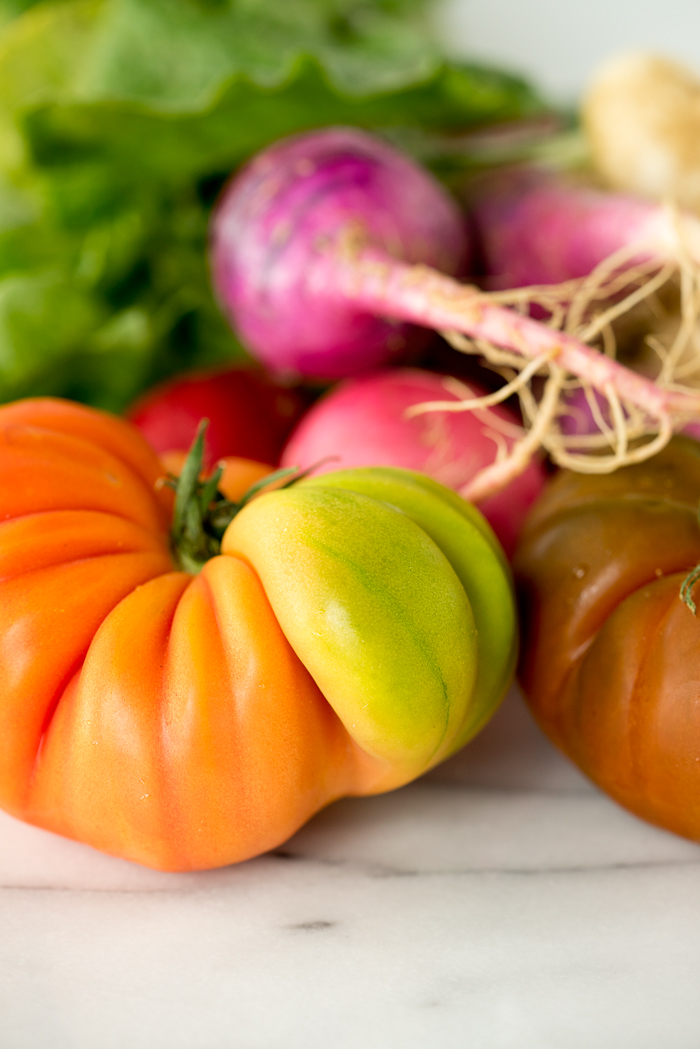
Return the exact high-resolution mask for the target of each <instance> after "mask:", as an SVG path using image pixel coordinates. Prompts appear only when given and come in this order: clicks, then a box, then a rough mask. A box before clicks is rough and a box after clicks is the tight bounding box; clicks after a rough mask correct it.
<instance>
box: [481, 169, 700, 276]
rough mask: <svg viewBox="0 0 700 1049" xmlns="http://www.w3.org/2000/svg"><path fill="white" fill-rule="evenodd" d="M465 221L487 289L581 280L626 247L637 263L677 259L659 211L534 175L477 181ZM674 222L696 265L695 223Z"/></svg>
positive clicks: (524, 172) (687, 219) (667, 221)
mask: <svg viewBox="0 0 700 1049" xmlns="http://www.w3.org/2000/svg"><path fill="white" fill-rule="evenodd" d="M470 214H471V218H472V222H473V227H474V230H475V232H476V235H477V238H478V242H479V245H480V248H481V252H482V257H483V262H484V266H485V272H486V275H487V277H488V278H489V287H492V288H522V287H528V286H529V285H531V284H560V283H563V282H564V281H568V280H572V279H575V278H578V277H586V276H587V275H588V274H589V273H591V272H592V271H593V270H594V269H595V267H596V266H598V265H599V264H600V263H601V262H603V261H604V260H605V259H607V258H608V257H609V256H610V255H612V254H613V253H614V252H617V251H619V250H620V249H622V248H626V247H628V246H634V245H639V247H640V251H639V254H638V255H637V256H636V259H637V260H638V261H649V260H653V259H657V260H658V261H659V263H663V262H666V261H670V260H672V259H674V258H676V256H677V253H678V232H677V231H676V229H674V225H673V220H672V218H671V215H670V213H669V212H668V211H667V210H666V209H664V208H663V207H660V206H659V205H658V204H654V203H653V202H652V201H648V200H644V199H642V198H641V197H635V196H632V195H631V194H626V193H612V192H605V191H603V190H599V189H595V188H592V187H589V186H586V185H584V184H582V183H580V182H576V181H573V180H567V179H565V178H562V177H560V176H556V175H555V174H553V173H551V172H547V171H542V170H540V169H538V168H513V169H510V170H507V171H503V172H501V173H500V174H498V175H493V176H491V177H490V178H489V179H488V181H486V180H484V181H483V182H482V183H481V185H480V188H479V189H477V190H476V192H475V194H474V197H473V200H472V206H471V209H470ZM681 221H682V235H683V238H684V240H685V242H686V246H687V248H688V250H690V252H691V254H692V255H693V257H695V258H699V259H700V223H699V222H698V220H697V219H696V218H695V217H694V216H692V215H687V214H684V215H683V216H682V220H681ZM629 261H630V262H633V261H634V259H630V260H629Z"/></svg>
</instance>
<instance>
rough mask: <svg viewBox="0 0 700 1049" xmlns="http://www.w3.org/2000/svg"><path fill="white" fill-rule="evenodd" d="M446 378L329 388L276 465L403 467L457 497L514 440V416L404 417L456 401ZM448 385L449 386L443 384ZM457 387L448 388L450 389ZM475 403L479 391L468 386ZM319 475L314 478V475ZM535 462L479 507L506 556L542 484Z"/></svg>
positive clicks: (385, 376) (377, 377) (414, 376)
mask: <svg viewBox="0 0 700 1049" xmlns="http://www.w3.org/2000/svg"><path fill="white" fill-rule="evenodd" d="M445 380H446V376H442V375H436V374H434V373H433V372H426V371H421V370H419V369H417V368H385V369H381V370H380V371H376V372H373V373H372V374H370V375H366V376H362V377H361V378H357V379H348V380H346V381H345V382H343V383H340V384H339V385H337V386H336V387H334V388H333V389H332V390H331V391H330V392H329V393H328V394H326V396H325V397H323V398H322V399H321V400H320V401H318V402H317V403H316V404H315V405H314V406H313V407H312V408H311V409H310V410H309V411H308V412H307V413H306V415H305V416H304V417H303V418H302V420H301V422H300V423H299V424H298V426H297V428H296V430H295V431H294V433H293V434H292V436H291V438H290V439H289V442H288V444H287V446H286V448H285V449H284V451H283V453H282V460H281V461H282V465H283V466H292V465H299V466H301V467H303V468H306V467H309V466H312V465H313V464H314V463H317V462H319V461H321V460H323V459H324V458H325V457H326V456H334V457H335V458H334V459H333V461H331V462H328V463H325V464H324V465H322V466H321V467H320V468H319V469H320V472H321V473H325V472H327V471H328V470H335V469H338V468H339V467H352V466H403V467H405V468H406V469H409V470H419V471H421V472H422V473H426V474H429V475H430V476H431V477H433V478H434V479H435V480H436V481H440V482H441V483H442V484H444V485H446V486H447V487H450V488H454V489H455V490H456V491H458V492H459V491H462V490H463V489H465V488H467V486H468V484H469V482H470V481H471V480H472V478H474V477H475V476H476V474H477V473H478V472H479V471H480V470H482V469H483V468H484V467H485V466H488V465H489V464H490V463H492V462H493V461H494V459H495V458H496V456H497V454H498V452H499V449H500V450H501V451H506V450H507V449H510V448H511V447H512V445H513V443H514V441H515V440H516V438H517V437H518V436H519V429H520V428H519V426H518V420H517V418H516V416H515V415H514V414H513V412H511V411H510V410H509V409H507V408H504V407H502V406H498V407H496V408H493V409H490V410H489V411H482V412H459V413H448V412H430V413H427V414H424V415H417V416H414V417H413V418H407V417H406V409H407V408H410V407H411V406H413V405H415V404H419V403H421V402H424V401H434V400H445V399H453V400H455V401H456V402H457V401H458V400H459V398H458V396H457V393H456V392H450V390H449V389H448V388H446V385H445ZM448 381H449V380H448ZM456 385H457V384H455V387H456ZM470 390H471V391H472V392H473V394H474V396H481V395H483V394H484V393H485V391H484V390H480V389H477V388H476V387H475V386H474V384H473V383H470ZM317 472H319V471H317ZM544 476H545V474H544V468H543V466H542V464H541V462H540V460H539V459H533V460H531V461H530V463H529V465H528V466H527V468H526V469H525V470H524V471H523V473H521V474H520V475H519V476H518V477H516V478H515V479H514V480H513V481H512V482H511V483H510V484H509V485H508V487H507V488H506V489H505V490H504V491H502V492H499V493H498V494H496V495H493V496H491V497H490V498H488V499H486V500H485V501H484V502H482V503H481V504H480V505H479V509H480V510H481V511H482V513H483V514H484V516H485V517H486V518H487V519H488V521H490V523H491V526H492V528H493V529H494V531H495V533H496V535H497V536H498V538H499V539H500V541H501V543H502V545H503V547H504V549H505V551H506V554H508V555H509V556H510V554H511V553H512V552H513V550H514V548H515V543H516V540H517V537H518V533H519V531H520V527H521V525H522V522H523V519H524V517H525V514H526V512H527V510H528V509H529V507H530V505H531V504H532V503H533V502H534V500H535V498H536V497H537V495H538V494H539V492H540V490H541V488H542V485H543V483H544Z"/></svg>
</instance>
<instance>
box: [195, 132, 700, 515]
mask: <svg viewBox="0 0 700 1049" xmlns="http://www.w3.org/2000/svg"><path fill="white" fill-rule="evenodd" d="M419 183H420V186H419ZM414 184H415V187H416V189H415V192H413V191H412V187H413V186H414ZM443 238H444V239H443ZM463 250H464V241H463V237H462V234H461V231H460V229H459V223H458V220H457V218H456V214H455V212H454V209H453V207H452V206H451V205H450V204H449V203H448V202H447V199H446V198H445V197H444V195H443V193H442V191H440V190H439V189H438V187H437V186H436V184H435V183H433V182H432V180H430V179H428V178H427V176H425V175H424V174H423V173H422V172H420V169H418V168H416V167H415V166H413V165H412V164H411V163H410V162H409V161H408V160H406V159H405V158H402V157H400V155H399V154H396V153H395V151H393V150H391V149H390V148H389V147H388V146H385V145H384V144H382V143H380V142H378V141H377V140H376V139H374V138H372V137H371V136H369V135H366V134H365V133H363V132H360V131H357V130H351V129H342V128H341V129H326V130H323V131H319V132H312V133H310V134H308V135H301V136H298V137H295V138H291V139H287V140H284V141H282V142H280V143H278V144H277V145H275V146H273V147H271V149H269V150H266V151H265V152H263V153H262V154H260V155H259V156H258V157H257V158H255V159H254V160H253V161H252V162H251V163H250V164H249V165H248V166H247V167H246V168H245V169H244V171H243V172H242V173H241V174H240V175H239V176H238V178H236V179H235V180H234V181H233V182H232V183H231V184H230V185H229V187H228V189H227V190H226V191H225V192H224V194H223V196H222V199H221V201H220V203H219V205H218V207H217V209H216V211H215V215H214V220H213V226H212V244H211V259H212V272H213V277H214V282H215V285H216V288H217V291H218V294H219V297H220V299H221V302H222V305H223V307H224V309H225V310H226V311H227V312H228V314H229V316H230V318H231V320H232V322H233V323H234V324H235V325H236V326H237V328H238V331H239V332H240V334H241V335H242V337H243V339H244V340H245V341H246V342H247V343H248V345H249V347H250V349H251V350H252V352H253V353H254V354H255V355H256V356H258V357H259V358H260V359H261V360H263V361H264V362H265V363H266V364H267V365H268V367H270V368H271V369H272V370H273V371H285V370H287V371H288V370H294V369H295V370H298V371H302V370H303V371H304V372H305V373H306V374H311V375H316V376H320V375H325V376H326V377H331V376H334V375H335V376H338V375H342V374H349V373H355V374H357V373H359V372H361V371H363V370H367V369H368V368H369V367H370V366H372V365H376V364H377V363H379V362H380V361H381V360H386V359H387V358H388V357H389V356H390V355H391V353H392V342H393V341H394V339H395V336H396V334H397V329H396V326H395V324H393V323H392V322H410V323H413V324H419V325H422V326H424V327H427V328H434V329H437V330H438V331H443V330H447V331H451V332H457V333H461V334H463V335H467V336H469V337H471V338H472V339H476V340H480V342H481V343H483V344H489V345H494V346H496V347H503V348H506V349H507V350H509V351H510V353H511V357H512V356H514V355H517V356H518V357H521V358H525V359H526V360H529V361H530V362H532V364H531V365H526V364H523V365H521V366H520V367H522V368H523V374H525V375H526V379H525V380H524V381H527V380H528V379H529V377H530V376H531V375H532V371H533V370H535V371H542V370H544V371H545V372H547V373H548V374H549V376H550V380H551V382H550V383H549V384H548V387H547V389H546V390H545V394H544V396H543V398H542V411H541V417H540V422H539V424H536V423H534V422H533V424H532V427H531V431H530V433H528V435H527V437H525V438H523V441H521V442H517V443H516V445H515V446H514V449H513V455H512V456H510V457H509V458H507V459H505V460H503V461H497V462H494V463H492V464H491V465H490V466H488V467H486V468H485V469H484V470H482V471H481V472H480V473H479V475H478V476H477V477H475V478H474V480H473V482H472V483H471V484H470V485H469V487H468V494H469V497H470V498H473V499H477V500H478V499H483V498H485V497H486V496H487V495H490V494H493V492H495V491H497V490H498V489H499V488H501V487H503V486H505V485H506V484H508V483H509V481H510V480H511V479H512V478H513V476H515V475H516V474H517V473H519V472H520V471H521V470H522V469H523V468H524V466H525V465H526V463H527V461H528V458H529V456H530V455H531V454H532V452H533V451H534V450H535V448H536V447H537V445H538V443H539V441H540V439H541V437H542V436H543V435H544V434H546V432H547V428H548V427H549V426H550V424H551V420H552V418H553V417H554V415H555V414H556V407H557V402H558V396H559V393H560V391H561V389H562V385H563V384H564V383H565V379H566V375H567V374H571V375H574V376H577V377H579V378H581V379H582V380H584V381H585V382H587V383H588V384H589V385H591V386H592V387H593V388H594V389H597V390H599V391H600V392H601V393H603V394H604V395H605V396H606V397H607V396H608V394H609V392H610V391H612V394H613V395H614V396H615V397H616V398H617V399H618V400H620V401H622V402H627V403H629V404H631V405H633V406H634V407H635V408H636V409H638V411H639V412H641V413H642V414H643V415H644V417H645V418H646V419H647V420H649V425H647V426H646V429H645V431H644V432H645V433H646V434H651V433H654V432H658V439H655V440H653V441H651V442H649V443H648V444H647V445H646V446H644V447H639V448H637V449H636V450H635V451H634V453H630V455H633V457H634V458H635V459H639V458H644V457H647V456H648V455H651V454H653V453H654V452H655V451H656V450H658V448H659V447H661V446H663V444H664V443H665V442H666V441H667V440H668V437H669V436H670V433H671V431H672V428H673V425H674V424H675V422H676V416H679V415H683V416H684V421H685V419H687V418H688V417H689V416H693V415H696V414H700V394H696V393H686V392H684V391H680V390H677V389H665V388H662V387H661V386H659V385H658V384H655V383H654V382H652V381H650V380H649V379H647V378H645V377H643V376H641V375H638V374H636V373H635V372H632V371H630V370H629V369H628V368H625V367H624V366H622V365H621V364H619V363H618V362H617V361H615V360H612V359H610V358H609V357H606V356H605V355H603V354H601V353H599V352H598V351H597V350H595V349H593V348H591V347H590V346H586V345H585V344H584V343H583V342H581V341H580V340H579V339H577V338H575V337H574V336H572V335H568V334H564V333H562V332H559V331H556V330H554V329H553V328H552V327H548V326H546V325H544V324H541V323H539V322H538V321H536V320H534V319H532V318H531V317H529V316H526V315H524V314H523V313H519V312H516V311H514V310H510V309H507V308H504V307H502V306H499V305H497V304H495V303H494V302H492V301H490V300H489V298H488V296H487V295H485V294H484V293H483V292H481V291H480V290H479V289H477V288H474V287H470V286H465V285H461V284H459V283H458V282H457V281H456V280H454V279H453V278H452V277H449V276H445V275H444V274H442V273H439V272H437V270H435V269H433V268H431V267H432V265H433V264H442V265H443V266H444V265H447V266H449V268H450V269H454V268H455V267H456V266H457V264H458V263H457V260H458V258H459V256H460V254H462V253H463ZM401 333H402V329H401V328H399V335H401ZM511 367H512V364H511ZM458 407H459V406H458ZM623 445H625V442H624V441H621V443H620V447H621V448H622V447H623ZM625 447H626V445H625ZM622 461H631V460H630V459H629V457H628V456H627V452H626V451H623V452H621V453H620V454H618V453H617V452H616V454H615V457H614V459H613V460H611V462H610V463H608V462H607V461H605V460H603V459H599V460H598V461H597V462H595V463H593V465H592V468H593V469H595V470H596V471H607V470H609V469H613V468H615V466H617V465H620V463H621V462H622Z"/></svg>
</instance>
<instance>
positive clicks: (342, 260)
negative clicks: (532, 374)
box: [324, 249, 700, 420]
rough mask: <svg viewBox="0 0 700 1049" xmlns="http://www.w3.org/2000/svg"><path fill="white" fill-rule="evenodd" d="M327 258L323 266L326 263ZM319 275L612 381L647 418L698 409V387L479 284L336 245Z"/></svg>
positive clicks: (425, 320) (383, 308)
mask: <svg viewBox="0 0 700 1049" xmlns="http://www.w3.org/2000/svg"><path fill="white" fill-rule="evenodd" d="M329 264H330V267H329V268H330V271H329V269H326V267H327V266H329ZM324 270H325V279H326V281H328V282H329V283H332V284H333V285H334V286H335V287H337V288H338V289H340V290H341V292H342V293H343V295H344V296H345V297H346V298H347V299H349V300H351V301H352V302H353V304H354V305H356V306H358V307H359V308H361V309H364V310H366V311H367V312H369V313H375V314H378V315H380V316H385V317H390V318H393V319H396V320H403V321H410V322H412V323H414V324H419V325H423V326H424V327H427V328H434V329H436V330H438V331H441V330H448V331H457V332H461V333H462V334H464V335H467V336H469V337H470V338H473V339H483V340H486V341H488V342H490V343H493V344H494V345H496V346H500V347H503V348H506V349H508V350H511V351H513V352H515V353H518V354H520V355H521V356H522V357H524V358H528V359H534V358H536V357H540V356H542V355H543V354H547V356H549V357H550V359H551V360H556V362H557V364H558V365H559V367H561V368H562V369H563V370H564V371H565V372H567V373H569V374H571V375H575V376H576V377H577V378H579V379H581V380H582V381H583V382H586V383H589V384H590V386H592V387H593V388H594V389H595V390H598V391H599V392H600V393H601V394H603V395H605V393H606V390H607V389H609V388H610V387H612V389H613V390H614V391H615V393H616V394H617V396H618V398H619V399H620V400H621V401H622V402H627V403H629V404H633V405H635V406H637V407H638V408H640V409H642V411H644V412H646V413H647V414H648V415H649V416H651V417H652V418H654V419H664V418H665V417H666V416H669V415H679V416H683V417H684V420H687V418H689V417H691V416H694V415H700V392H699V393H690V392H688V393H686V392H682V391H678V390H669V389H663V388H662V387H660V386H657V385H656V383H654V382H653V381H652V380H650V379H647V378H645V377H644V376H642V375H639V374H637V373H636V372H633V371H631V370H630V369H629V368H626V367H625V366H624V365H622V364H620V363H619V362H618V361H615V360H613V359H611V358H610V357H608V356H606V355H604V354H602V353H600V352H598V351H597V350H595V349H593V348H592V347H590V346H586V345H585V344H584V343H583V342H581V341H580V340H579V339H577V338H575V337H574V336H572V335H567V334H565V333H563V332H560V331H555V330H554V329H552V328H550V327H548V326H547V325H545V324H542V323H540V322H539V321H536V320H533V319H532V318H530V317H527V316H524V315H523V314H520V313H517V312H515V311H514V310H510V309H508V308H507V307H503V306H499V305H495V304H494V303H493V302H491V301H490V299H489V295H488V293H486V292H482V291H481V290H480V289H478V288H476V287H474V286H471V285H464V284H460V283H459V282H458V281H456V280H454V279H453V278H451V277H447V276H444V275H443V274H440V273H437V272H436V271H434V270H431V269H429V268H428V267H425V266H411V265H408V264H406V263H403V262H399V261H396V260H394V259H392V258H390V257H388V256H386V255H384V254H382V253H380V252H377V251H375V250H371V249H363V250H360V251H358V252H356V253H350V252H347V251H340V252H338V253H337V254H334V256H333V258H332V259H331V258H326V259H325V260H324Z"/></svg>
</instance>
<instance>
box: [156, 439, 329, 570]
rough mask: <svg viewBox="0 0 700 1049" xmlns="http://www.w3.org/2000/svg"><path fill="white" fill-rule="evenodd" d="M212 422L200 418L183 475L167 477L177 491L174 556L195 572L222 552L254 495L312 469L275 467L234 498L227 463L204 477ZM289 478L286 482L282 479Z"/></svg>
mask: <svg viewBox="0 0 700 1049" xmlns="http://www.w3.org/2000/svg"><path fill="white" fill-rule="evenodd" d="M208 424H209V420H208V419H202V421H201V422H200V424H199V426H198V428H197V434H196V436H195V439H194V441H193V442H192V446H191V448H190V450H189V452H188V453H187V458H186V460H185V462H184V464H183V467H182V472H181V473H180V476H179V477H175V475H174V474H168V476H167V477H166V479H165V480H164V481H163V484H164V485H166V486H167V487H168V488H172V489H173V491H174V492H175V507H174V510H173V521H172V525H171V528H170V548H171V551H172V555H173V559H174V561H175V563H176V565H177V566H178V568H180V569H182V570H183V571H184V572H190V573H192V574H193V575H196V574H197V573H198V572H201V570H202V568H203V567H204V565H205V564H206V563H207V561H209V560H210V559H211V558H212V557H216V556H217V554H220V553H221V540H222V539H223V536H224V532H225V531H226V529H227V528H228V526H229V525H230V524H231V521H232V520H233V519H234V517H235V516H236V514H237V513H239V512H240V511H241V510H242V509H243V507H244V506H245V505H246V504H247V503H249V502H250V500H251V499H253V498H254V497H255V496H256V495H259V494H260V493H261V492H263V491H265V490H266V489H268V488H270V487H272V486H274V487H275V488H287V487H289V485H291V484H295V483H296V482H297V481H299V480H300V479H301V478H302V477H305V476H306V475H307V474H308V473H309V471H308V470H305V471H303V472H302V471H301V470H300V469H299V467H297V466H288V467H285V468H284V469H282V470H275V471H274V472H273V473H270V474H268V475H267V476H266V477H263V478H261V479H260V480H259V481H256V482H255V484H253V485H251V486H250V488H249V489H248V490H247V492H245V494H244V495H243V496H242V497H241V499H240V500H239V501H238V502H232V501H231V500H230V499H227V498H226V496H225V495H224V493H223V492H222V491H220V489H219V481H220V480H221V476H222V474H223V472H224V465H225V464H224V463H217V465H216V467H215V469H214V472H213V473H212V474H211V475H210V476H209V477H208V478H206V479H205V480H202V478H201V474H202V463H203V459H204V435H205V433H206V429H207V426H208ZM285 480H286V483H285V484H280V483H279V482H280V481H285Z"/></svg>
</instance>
